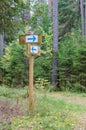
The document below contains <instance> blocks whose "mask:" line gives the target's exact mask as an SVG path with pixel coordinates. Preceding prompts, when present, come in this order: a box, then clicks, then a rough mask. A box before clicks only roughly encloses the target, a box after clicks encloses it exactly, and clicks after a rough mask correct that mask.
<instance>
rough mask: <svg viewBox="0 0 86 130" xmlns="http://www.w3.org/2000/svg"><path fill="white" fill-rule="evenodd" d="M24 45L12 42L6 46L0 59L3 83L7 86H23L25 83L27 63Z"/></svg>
mask: <svg viewBox="0 0 86 130" xmlns="http://www.w3.org/2000/svg"><path fill="white" fill-rule="evenodd" d="M26 59H27V57H26V54H25V48H24V46H21V45H19V44H18V43H17V42H13V43H11V44H9V46H7V48H6V51H5V55H4V56H3V58H2V60H1V64H2V78H3V83H4V84H6V85H9V86H15V87H16V85H17V86H18V85H19V86H24V85H25V84H26V83H27V81H28V80H27V64H26Z"/></svg>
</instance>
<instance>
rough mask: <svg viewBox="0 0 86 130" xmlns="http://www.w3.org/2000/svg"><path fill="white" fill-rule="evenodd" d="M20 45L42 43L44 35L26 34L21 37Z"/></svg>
mask: <svg viewBox="0 0 86 130" xmlns="http://www.w3.org/2000/svg"><path fill="white" fill-rule="evenodd" d="M19 43H20V44H27V43H42V35H41V34H38V35H35V34H26V35H20V36H19Z"/></svg>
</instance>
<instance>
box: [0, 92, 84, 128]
mask: <svg viewBox="0 0 86 130" xmlns="http://www.w3.org/2000/svg"><path fill="white" fill-rule="evenodd" d="M47 96H48V97H53V98H54V99H55V100H64V101H66V102H67V103H73V104H77V105H78V104H79V106H80V105H82V106H84V105H85V107H86V95H85V94H84V95H81V96H80V94H71V93H65V92H61V93H60V92H56V93H48V94H47ZM25 104H27V98H26V99H18V98H16V99H15V98H7V97H4V96H1V97H0V130H15V129H11V128H10V127H9V126H11V121H12V120H13V119H15V118H17V117H18V118H21V117H23V116H24V115H25V113H27V105H26V106H25ZM79 109H80V108H79ZM76 117H77V125H76V127H75V126H74V127H73V129H72V130H86V111H84V112H81V113H80V114H78V115H77V116H76ZM16 130H17V129H16ZM18 130H23V129H18ZM24 130H27V129H24ZM28 130H29V129H28ZM31 130H33V129H31ZM37 130H38V129H37ZM43 130H46V129H43ZM50 130H51V129H50ZM68 130H69V129H68Z"/></svg>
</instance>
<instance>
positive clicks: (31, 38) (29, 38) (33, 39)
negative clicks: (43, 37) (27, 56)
mask: <svg viewBox="0 0 86 130" xmlns="http://www.w3.org/2000/svg"><path fill="white" fill-rule="evenodd" d="M30 42H31V43H35V42H38V35H27V36H26V43H30Z"/></svg>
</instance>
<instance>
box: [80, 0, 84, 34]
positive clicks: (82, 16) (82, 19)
mask: <svg viewBox="0 0 86 130" xmlns="http://www.w3.org/2000/svg"><path fill="white" fill-rule="evenodd" d="M80 9H81V24H82V36H84V35H85V30H84V27H85V26H84V7H83V0H80Z"/></svg>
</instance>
